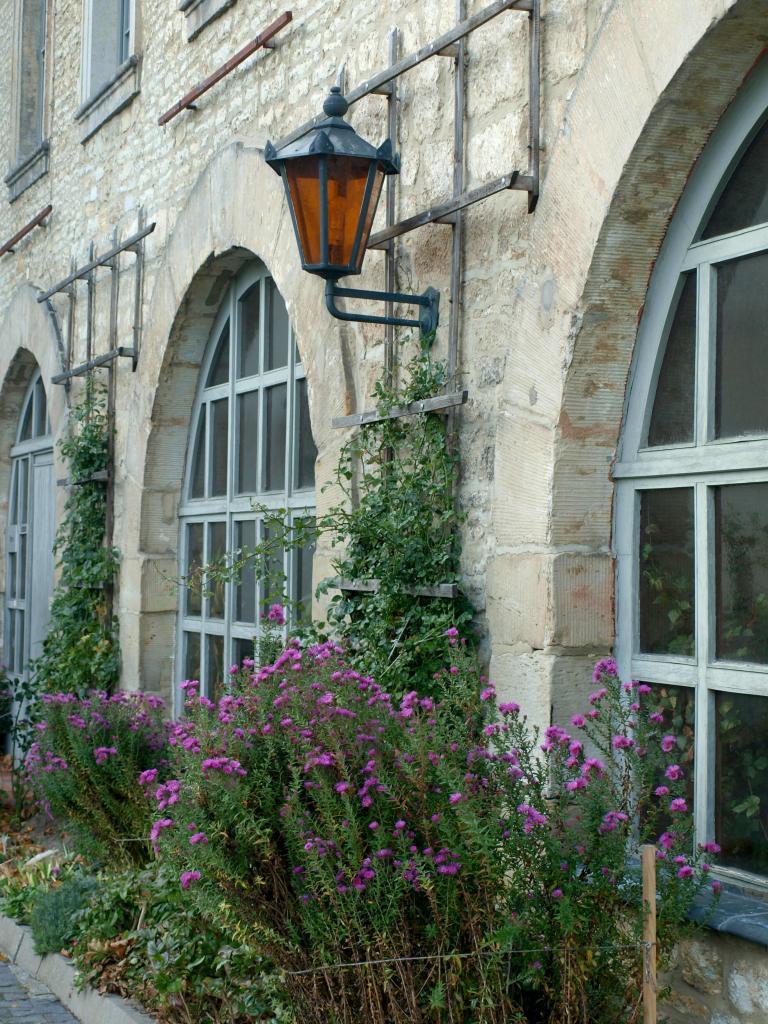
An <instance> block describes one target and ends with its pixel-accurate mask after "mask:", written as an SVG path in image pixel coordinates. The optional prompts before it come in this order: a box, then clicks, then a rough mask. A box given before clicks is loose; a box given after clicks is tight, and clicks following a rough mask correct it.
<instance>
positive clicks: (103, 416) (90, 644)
mask: <svg viewBox="0 0 768 1024" xmlns="http://www.w3.org/2000/svg"><path fill="white" fill-rule="evenodd" d="M110 429H111V427H110V425H109V422H108V417H107V411H106V402H105V398H104V394H103V389H100V388H99V387H98V386H97V385H96V384H95V383H94V382H93V381H92V380H88V381H87V383H86V387H85V393H84V395H83V399H82V401H81V402H80V403H79V404H78V405H77V406H75V408H74V409H73V410H72V412H71V414H70V427H69V432H68V436H67V437H66V438H64V440H62V441H61V442H60V443H59V451H60V453H61V455H62V458H63V460H64V462H65V463H66V465H67V468H68V475H69V483H70V488H69V497H68V498H67V502H66V505H65V507H64V517H63V519H62V521H61V524H60V526H59V528H58V531H57V533H56V544H55V546H54V552H55V554H56V556H57V559H58V568H59V573H60V574H59V578H58V581H57V583H56V589H55V591H54V597H53V603H52V605H51V621H50V626H49V629H48V634H47V636H46V638H45V641H44V643H43V652H42V654H41V656H40V657H39V658H37V659H36V660H35V661H34V662H33V664H32V674H33V678H34V684H35V688H36V689H37V690H38V691H40V692H44V691H52V690H67V691H69V692H76V693H78V694H80V695H84V694H85V693H86V691H87V690H89V689H92V688H95V689H99V690H109V689H111V688H112V687H113V686H115V685H116V683H117V681H118V672H119V647H118V639H117V621H116V619H115V618H114V616H113V614H112V608H111V602H110V600H109V593H110V589H111V587H112V585H113V583H114V580H115V575H116V573H117V565H118V556H117V550H116V549H115V548H113V547H105V544H104V539H105V527H106V516H107V488H106V481H105V477H106V472H107V471H108V469H109V432H110Z"/></svg>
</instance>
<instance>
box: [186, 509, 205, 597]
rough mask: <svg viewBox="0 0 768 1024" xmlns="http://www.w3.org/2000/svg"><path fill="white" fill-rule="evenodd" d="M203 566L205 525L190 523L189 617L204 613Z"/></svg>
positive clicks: (188, 539) (188, 546)
mask: <svg viewBox="0 0 768 1024" xmlns="http://www.w3.org/2000/svg"><path fill="white" fill-rule="evenodd" d="M202 566H203V524H202V523H190V524H189V526H187V571H186V576H187V580H188V585H187V596H186V612H187V615H200V614H201V612H202V603H201V601H202V599H201V593H202V579H201V576H200V569H201V568H202Z"/></svg>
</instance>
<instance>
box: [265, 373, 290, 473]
mask: <svg viewBox="0 0 768 1024" xmlns="http://www.w3.org/2000/svg"><path fill="white" fill-rule="evenodd" d="M287 396H288V385H287V384H276V385H275V387H273V388H266V389H265V391H264V447H263V449H262V451H263V452H264V455H263V459H264V490H265V491H280V490H282V489H283V487H285V440H286V398H287Z"/></svg>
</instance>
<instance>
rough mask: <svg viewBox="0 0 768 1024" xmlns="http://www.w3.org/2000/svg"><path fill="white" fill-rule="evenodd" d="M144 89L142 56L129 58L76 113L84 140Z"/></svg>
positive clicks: (82, 139)
mask: <svg viewBox="0 0 768 1024" xmlns="http://www.w3.org/2000/svg"><path fill="white" fill-rule="evenodd" d="M140 88H141V56H140V55H137V54H134V55H133V56H131V57H129V58H128V60H126V61H125V62H124V63H123V64H121V65H120V67H119V68H118V69H117V71H116V72H115V74H114V75H113V76H112V78H110V80H109V81H108V82H105V83H104V85H103V86H102V87H101V88H100V89H99V91H98V92H97V93H94V95H93V96H91V97H89V99H87V100H86V101H85V103H83V105H82V106H81V107H79V108H78V110H77V111H76V112H75V120H76V121H80V122H82V125H83V128H84V133H83V137H82V138H81V139H80V141H81V142H83V143H85V142H87V141H88V139H90V138H91V137H92V136H93V135H95V134H96V132H97V131H98V130H99V128H101V126H102V125H103V124H106V123H107V121H109V120H110V118H113V117H114V116H115V114H119V113H120V111H121V110H124V109H125V108H126V107H127V106H128V104H129V103H130V102H131V100H132V99H133V98H134V96H137V95H138V94H139V91H140Z"/></svg>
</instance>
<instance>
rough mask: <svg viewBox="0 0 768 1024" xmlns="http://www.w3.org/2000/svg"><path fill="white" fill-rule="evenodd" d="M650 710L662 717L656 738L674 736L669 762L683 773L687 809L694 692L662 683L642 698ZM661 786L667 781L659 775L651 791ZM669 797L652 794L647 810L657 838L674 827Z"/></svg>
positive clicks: (690, 798) (690, 788)
mask: <svg viewBox="0 0 768 1024" xmlns="http://www.w3.org/2000/svg"><path fill="white" fill-rule="evenodd" d="M646 699H647V701H648V706H649V707H650V708H652V709H653V711H655V712H657V713H659V714H661V715H663V719H664V720H663V722H659V723H657V734H658V737H661V736H662V735H664V736H670V735H671V736H674V737H675V747H674V751H673V752H671V753H670V755H669V756H670V759H672V760H673V761H674V762H676V763H677V764H678V765H680V767H681V768H682V770H683V772H684V780H685V787H684V796H685V798H686V800H687V801H688V807H689V809H690V810H692V809H693V783H694V750H695V746H694V730H695V726H696V692H695V690H694V689H693V687H689V686H669V685H667V684H666V683H664V684H657V685H654V686H653V692H652V693H651V694H649V695H648V697H647V698H646ZM657 786H665V787H666V788H669V781H668V780H667V779H666V778H665V777H664V775H660V776H659V777H658V778H656V779H655V780H654V781H653V784H652V788H653V789H655V788H656V787H657ZM669 801H670V797H669V794H664V793H660V794H659V795H656V794H655V793H653V795H652V797H651V801H650V807H651V808H652V809H653V812H654V813H655V818H654V825H655V826H656V828H657V829H658V835H660V834H661V833H662V832H664V831H666V830H667V829H669V828H674V821H673V819H674V815H672V814H670V813H669Z"/></svg>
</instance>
